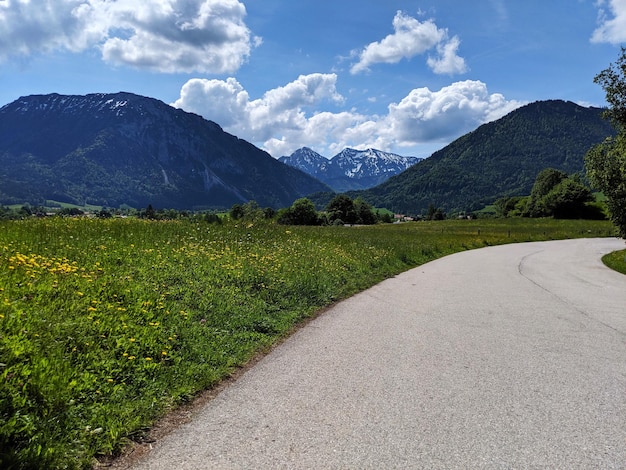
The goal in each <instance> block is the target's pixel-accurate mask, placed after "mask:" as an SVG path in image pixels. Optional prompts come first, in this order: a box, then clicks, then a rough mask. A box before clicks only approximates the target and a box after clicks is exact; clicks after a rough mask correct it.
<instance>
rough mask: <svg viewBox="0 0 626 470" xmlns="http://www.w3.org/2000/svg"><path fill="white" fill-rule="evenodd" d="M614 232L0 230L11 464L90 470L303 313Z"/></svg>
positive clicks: (564, 225) (37, 223) (101, 223)
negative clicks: (462, 261)
mask: <svg viewBox="0 0 626 470" xmlns="http://www.w3.org/2000/svg"><path fill="white" fill-rule="evenodd" d="M611 235H614V230H613V228H612V226H611V225H610V223H609V222H604V221H564V220H552V219H539V220H537V219H495V220H455V221H450V220H448V221H440V222H419V223H403V224H393V225H375V226H364V227H288V226H281V225H277V224H275V223H273V222H242V221H239V223H235V222H233V221H225V222H224V223H223V224H208V223H206V222H202V221H191V220H177V221H148V220H140V219H130V218H129V219H107V220H97V219H86V218H77V219H73V218H61V217H52V218H43V219H28V220H22V221H6V222H1V223H0V467H1V468H6V469H9V468H51V469H55V468H89V467H90V466H92V465H93V464H94V462H95V459H97V458H99V457H104V456H111V455H115V454H117V453H118V452H119V451H120V450H121V449H122V448H123V446H124V445H126V444H128V443H129V442H130V441H132V440H133V439H137V437H138V436H141V434H142V433H144V432H145V430H146V429H147V428H148V427H149V426H150V425H151V424H152V423H154V422H155V420H157V419H158V418H159V417H162V416H163V415H164V414H165V413H167V412H168V410H171V409H172V408H174V407H176V406H177V405H180V404H182V403H185V402H187V401H189V400H191V399H192V398H193V397H194V396H195V395H196V394H197V393H198V392H200V391H202V390H206V389H208V388H211V387H213V386H215V385H216V384H218V383H219V382H220V381H222V380H224V379H225V378H227V377H228V376H229V375H231V374H232V373H233V372H234V371H236V370H237V369H238V368H240V367H241V366H243V365H244V364H245V363H246V362H247V361H249V360H250V359H251V358H252V357H253V356H255V355H257V354H259V353H262V352H263V351H266V350H267V349H268V348H269V347H270V346H271V345H272V344H274V343H275V342H276V341H278V340H280V339H281V338H283V337H284V336H285V335H287V334H288V333H289V332H290V331H292V329H293V328H294V327H295V326H297V325H298V323H299V322H301V321H303V320H304V319H306V318H307V317H310V316H312V315H314V314H315V312H317V311H319V310H320V309H321V308H323V307H324V306H327V305H329V304H331V303H333V302H335V301H337V300H340V299H343V298H346V297H348V296H350V295H351V294H354V293H355V292H358V291H360V290H363V289H365V288H367V287H370V286H372V285H373V284H375V283H377V282H379V281H381V280H382V279H385V278H388V277H391V276H394V275H395V274H398V273H400V272H402V271H405V270H407V269H409V268H412V267H415V266H418V265H420V264H422V263H425V262H428V261H431V260H433V259H436V258H439V257H442V256H445V255H447V254H451V253H454V252H458V251H462V250H468V249H473V248H480V247H484V246H489V245H498V244H503V243H514V242H526V241H538V240H551V239H563V238H575V237H588V236H593V237H598V236H611Z"/></svg>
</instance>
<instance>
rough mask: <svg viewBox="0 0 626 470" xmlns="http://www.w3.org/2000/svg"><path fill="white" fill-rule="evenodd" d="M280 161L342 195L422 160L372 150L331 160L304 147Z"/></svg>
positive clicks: (345, 152) (351, 151) (346, 151)
mask: <svg viewBox="0 0 626 470" xmlns="http://www.w3.org/2000/svg"><path fill="white" fill-rule="evenodd" d="M278 160H279V161H281V162H283V163H285V164H287V165H290V166H293V167H294V168H298V169H300V170H302V171H304V172H306V173H308V174H309V175H311V176H314V177H315V178H317V179H319V180H320V181H322V182H324V183H325V184H327V185H328V186H330V187H331V188H333V189H334V190H335V191H338V192H342V191H349V190H355V189H367V188H370V187H373V186H376V185H378V184H380V183H382V182H384V181H386V180H387V179H388V178H389V177H391V176H393V175H396V174H398V173H401V172H402V171H404V170H406V169H407V168H409V167H410V166H412V165H414V164H415V163H417V162H419V161H420V160H422V159H421V158H419V157H403V156H401V155H397V154H394V153H389V152H383V151H381V150H377V149H372V148H370V149H366V150H357V149H353V148H346V149H344V150H342V151H341V152H339V153H338V154H336V155H335V156H333V157H332V158H331V159H328V158H326V157H324V156H322V155H320V154H319V153H317V152H315V151H314V150H312V149H310V148H308V147H302V148H300V149H298V150H296V151H295V152H294V153H292V154H291V155H290V156H284V157H280V158H279V159H278Z"/></svg>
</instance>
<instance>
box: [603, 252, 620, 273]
mask: <svg viewBox="0 0 626 470" xmlns="http://www.w3.org/2000/svg"><path fill="white" fill-rule="evenodd" d="M602 261H603V262H604V264H606V265H607V266H608V267H609V268H611V269H614V270H615V271H617V272H620V273H622V274H626V250H623V251H616V252H614V253H609V254H608V255H605V256H603V257H602Z"/></svg>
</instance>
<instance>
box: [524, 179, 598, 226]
mask: <svg viewBox="0 0 626 470" xmlns="http://www.w3.org/2000/svg"><path fill="white" fill-rule="evenodd" d="M591 201H593V196H592V194H591V190H590V189H589V188H588V187H587V186H585V185H584V184H583V182H582V181H581V179H580V176H579V175H568V174H567V173H565V172H564V171H561V170H555V169H554V168H546V169H545V170H542V171H541V172H540V173H539V174H538V175H537V178H536V179H535V184H534V185H533V189H532V191H531V193H530V198H529V200H528V205H527V208H526V213H525V214H524V215H526V216H529V217H554V218H556V219H577V218H585V217H587V216H588V215H589V214H590V213H591V210H590V209H589V208H588V207H587V203H588V202H591ZM594 218H597V217H594Z"/></svg>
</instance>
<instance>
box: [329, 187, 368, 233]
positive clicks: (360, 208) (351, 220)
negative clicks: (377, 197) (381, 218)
mask: <svg viewBox="0 0 626 470" xmlns="http://www.w3.org/2000/svg"><path fill="white" fill-rule="evenodd" d="M326 213H327V214H328V221H329V223H331V224H335V223H336V222H337V221H340V222H341V223H342V224H350V225H353V224H360V225H371V224H375V223H376V222H377V221H378V219H377V217H376V214H375V212H374V209H373V208H372V206H371V205H370V204H368V203H367V202H365V201H364V200H363V199H362V198H360V197H358V198H356V199H355V200H352V199H351V198H350V197H349V196H347V195H345V194H338V195H336V196H335V197H334V198H333V199H332V200H331V201H330V202H329V203H328V205H327V206H326Z"/></svg>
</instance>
